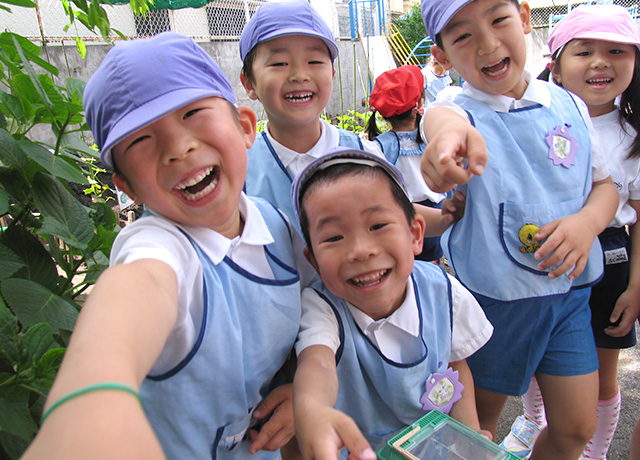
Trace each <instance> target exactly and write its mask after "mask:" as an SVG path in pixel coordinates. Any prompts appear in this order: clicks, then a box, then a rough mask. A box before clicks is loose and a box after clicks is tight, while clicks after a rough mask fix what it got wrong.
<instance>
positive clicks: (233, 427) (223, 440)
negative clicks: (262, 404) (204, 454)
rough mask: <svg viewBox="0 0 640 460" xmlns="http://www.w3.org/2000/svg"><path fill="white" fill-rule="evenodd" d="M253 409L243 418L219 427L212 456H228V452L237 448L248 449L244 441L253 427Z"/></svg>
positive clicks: (213, 457)
mask: <svg viewBox="0 0 640 460" xmlns="http://www.w3.org/2000/svg"><path fill="white" fill-rule="evenodd" d="M252 415H253V411H251V412H250V413H249V414H247V416H246V417H244V418H243V419H242V420H239V421H237V422H234V423H230V424H229V425H226V426H223V427H220V428H218V431H217V433H216V440H215V442H214V445H213V449H212V451H211V458H212V459H214V460H215V459H217V458H228V455H227V453H228V452H231V451H235V450H247V451H248V448H247V447H246V446H243V444H248V443H247V442H243V441H244V440H245V436H246V435H247V431H248V430H249V428H250V427H251V422H252V421H253V419H252Z"/></svg>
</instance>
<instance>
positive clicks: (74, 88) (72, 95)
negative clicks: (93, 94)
mask: <svg viewBox="0 0 640 460" xmlns="http://www.w3.org/2000/svg"><path fill="white" fill-rule="evenodd" d="M66 86H67V96H68V97H69V99H70V100H71V102H73V103H76V104H79V105H80V107H82V94H83V93H84V87H85V86H86V82H84V81H83V80H80V79H79V78H72V77H67V80H66Z"/></svg>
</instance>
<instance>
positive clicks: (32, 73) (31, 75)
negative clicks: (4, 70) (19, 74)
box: [12, 36, 53, 108]
mask: <svg viewBox="0 0 640 460" xmlns="http://www.w3.org/2000/svg"><path fill="white" fill-rule="evenodd" d="M12 38H13V44H14V45H15V47H16V51H17V52H18V55H19V56H20V58H21V59H22V65H23V66H24V70H25V71H26V73H27V75H29V79H30V80H31V83H33V86H34V88H35V90H36V92H37V93H38V95H39V96H40V99H41V100H42V101H43V102H44V104H45V105H46V106H47V107H49V108H53V104H52V103H51V101H50V100H49V98H48V97H47V94H46V92H45V90H44V88H43V87H42V85H41V84H40V79H39V78H38V75H37V74H36V72H35V70H33V67H31V64H30V63H29V61H28V60H27V57H26V56H25V52H24V50H23V48H22V46H21V44H20V42H19V40H18V39H17V38H16V37H15V36H13V37H12Z"/></svg>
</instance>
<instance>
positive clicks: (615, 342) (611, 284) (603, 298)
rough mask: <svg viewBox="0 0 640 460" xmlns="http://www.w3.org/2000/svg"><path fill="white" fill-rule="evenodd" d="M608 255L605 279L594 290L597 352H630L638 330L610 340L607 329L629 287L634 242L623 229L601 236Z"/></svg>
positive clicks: (633, 329)
mask: <svg viewBox="0 0 640 460" xmlns="http://www.w3.org/2000/svg"><path fill="white" fill-rule="evenodd" d="M599 238H600V244H601V245H602V250H603V251H604V253H605V263H606V264H605V266H604V276H603V277H602V279H601V280H600V282H599V283H598V284H596V285H595V286H593V288H592V289H591V299H590V300H589V305H590V306H591V327H592V329H593V336H594V338H595V340H596V346H597V347H598V348H614V349H615V348H617V349H619V348H630V347H633V346H634V345H635V344H636V328H635V327H634V328H632V329H631V332H629V333H628V334H627V335H625V336H624V337H611V336H610V335H607V334H605V332H604V329H605V328H607V327H609V326H611V325H612V324H611V322H610V321H609V317H610V316H611V312H613V308H614V307H615V306H616V301H617V300H618V297H620V295H621V294H622V293H623V292H624V291H626V289H627V286H628V284H629V258H630V257H631V238H630V237H629V234H628V233H627V232H626V231H625V229H624V228H608V229H606V230H605V231H604V232H602V233H601V234H600V236H599Z"/></svg>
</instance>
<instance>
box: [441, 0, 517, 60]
mask: <svg viewBox="0 0 640 460" xmlns="http://www.w3.org/2000/svg"><path fill="white" fill-rule="evenodd" d="M511 3H513V4H514V5H515V6H516V7H518V8H520V2H519V1H518V0H511ZM434 43H435V44H436V45H438V47H439V48H440V49H441V50H442V51H444V46H442V37H440V34H438V35H436V39H435V40H434Z"/></svg>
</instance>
